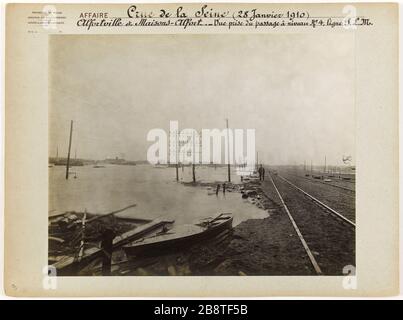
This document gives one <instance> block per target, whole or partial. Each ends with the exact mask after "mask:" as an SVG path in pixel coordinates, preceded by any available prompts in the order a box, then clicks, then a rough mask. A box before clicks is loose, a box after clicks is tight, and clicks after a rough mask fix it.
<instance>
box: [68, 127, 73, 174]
mask: <svg viewBox="0 0 403 320" xmlns="http://www.w3.org/2000/svg"><path fill="white" fill-rule="evenodd" d="M72 136H73V120H71V122H70V139H69V151H68V153H67V163H66V180H67V179H68V178H69V166H70V151H71V138H72Z"/></svg>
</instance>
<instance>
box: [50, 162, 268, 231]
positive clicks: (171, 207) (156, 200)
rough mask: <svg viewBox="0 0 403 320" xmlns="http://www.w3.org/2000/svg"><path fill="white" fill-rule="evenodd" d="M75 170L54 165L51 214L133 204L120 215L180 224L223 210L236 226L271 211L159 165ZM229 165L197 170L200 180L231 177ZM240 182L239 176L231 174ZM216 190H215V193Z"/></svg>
mask: <svg viewBox="0 0 403 320" xmlns="http://www.w3.org/2000/svg"><path fill="white" fill-rule="evenodd" d="M71 171H73V172H75V173H76V176H77V178H76V179H75V178H74V173H73V174H71V175H70V178H69V180H66V179H65V167H63V166H55V167H52V168H49V215H54V214H57V213H60V212H65V211H84V210H87V212H90V213H100V214H102V213H107V212H110V211H114V210H117V209H120V208H123V207H126V206H129V205H131V204H134V203H135V204H137V206H136V207H134V208H131V209H128V210H126V211H124V212H122V213H119V214H118V216H125V217H136V218H146V219H154V218H166V219H174V220H175V222H176V223H178V224H182V223H192V222H195V221H197V220H198V219H200V218H205V217H211V216H215V215H217V214H218V213H221V212H231V213H233V214H234V225H237V224H239V223H240V222H242V221H244V220H247V219H251V218H264V217H266V216H267V212H266V211H264V210H261V209H259V208H257V207H256V206H255V205H253V204H251V203H249V202H248V200H245V199H242V198H241V194H240V193H237V192H226V194H225V195H223V194H222V192H220V193H219V195H218V196H216V195H215V194H214V195H209V192H208V190H207V188H206V187H192V186H185V185H183V184H181V183H177V182H176V181H175V168H155V167H152V166H150V165H137V166H119V165H107V166H105V167H104V168H94V167H93V166H91V165H90V166H83V167H72V168H71ZM179 176H180V179H181V180H182V181H189V182H190V181H191V180H192V171H191V168H190V167H186V168H184V170H183V171H182V169H179ZM226 177H227V168H225V167H219V168H216V169H214V168H207V167H199V168H197V169H196V178H197V180H198V181H204V182H214V181H225V180H226ZM231 178H232V181H233V182H239V177H238V176H236V175H234V174H233V176H232V177H231ZM210 193H211V192H210Z"/></svg>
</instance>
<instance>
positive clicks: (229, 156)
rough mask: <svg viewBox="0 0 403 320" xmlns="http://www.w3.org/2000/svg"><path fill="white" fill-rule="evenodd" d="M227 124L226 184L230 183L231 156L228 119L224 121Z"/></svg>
mask: <svg viewBox="0 0 403 320" xmlns="http://www.w3.org/2000/svg"><path fill="white" fill-rule="evenodd" d="M225 121H226V124H227V151H228V182H231V164H230V162H231V155H230V153H229V127H228V119H225Z"/></svg>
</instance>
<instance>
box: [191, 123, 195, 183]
mask: <svg viewBox="0 0 403 320" xmlns="http://www.w3.org/2000/svg"><path fill="white" fill-rule="evenodd" d="M195 151H196V148H195V132H194V130H193V164H192V175H193V182H196V172H195V161H196V154H195Z"/></svg>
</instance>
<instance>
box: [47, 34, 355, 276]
mask: <svg viewBox="0 0 403 320" xmlns="http://www.w3.org/2000/svg"><path fill="white" fill-rule="evenodd" d="M48 45H49V49H48V54H49V56H48V59H49V68H48V94H49V97H48V99H49V100H48V101H49V144H48V145H49V154H48V159H49V164H48V167H49V168H48V172H49V190H48V191H49V212H48V263H49V265H50V266H51V268H53V272H55V274H57V275H58V276H201V275H203V276H314V275H319V276H340V275H345V274H355V266H356V241H355V237H356V222H355V221H356V215H355V199H356V198H355V181H356V179H355V173H356V154H355V151H356V145H355V142H356V133H355V128H356V118H355V116H356V109H355V104H356V97H355V94H356V88H355V72H356V69H355V68H356V66H355V61H356V59H355V55H356V52H355V42H354V34H353V33H337V32H334V33H327V32H322V33H320V32H318V33H299V34H293V33H278V34H252V33H249V34H163V35H162V34H160V35H158V34H137V35H136V34H131V35H57V34H53V35H49V40H48ZM358 170H359V169H358Z"/></svg>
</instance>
